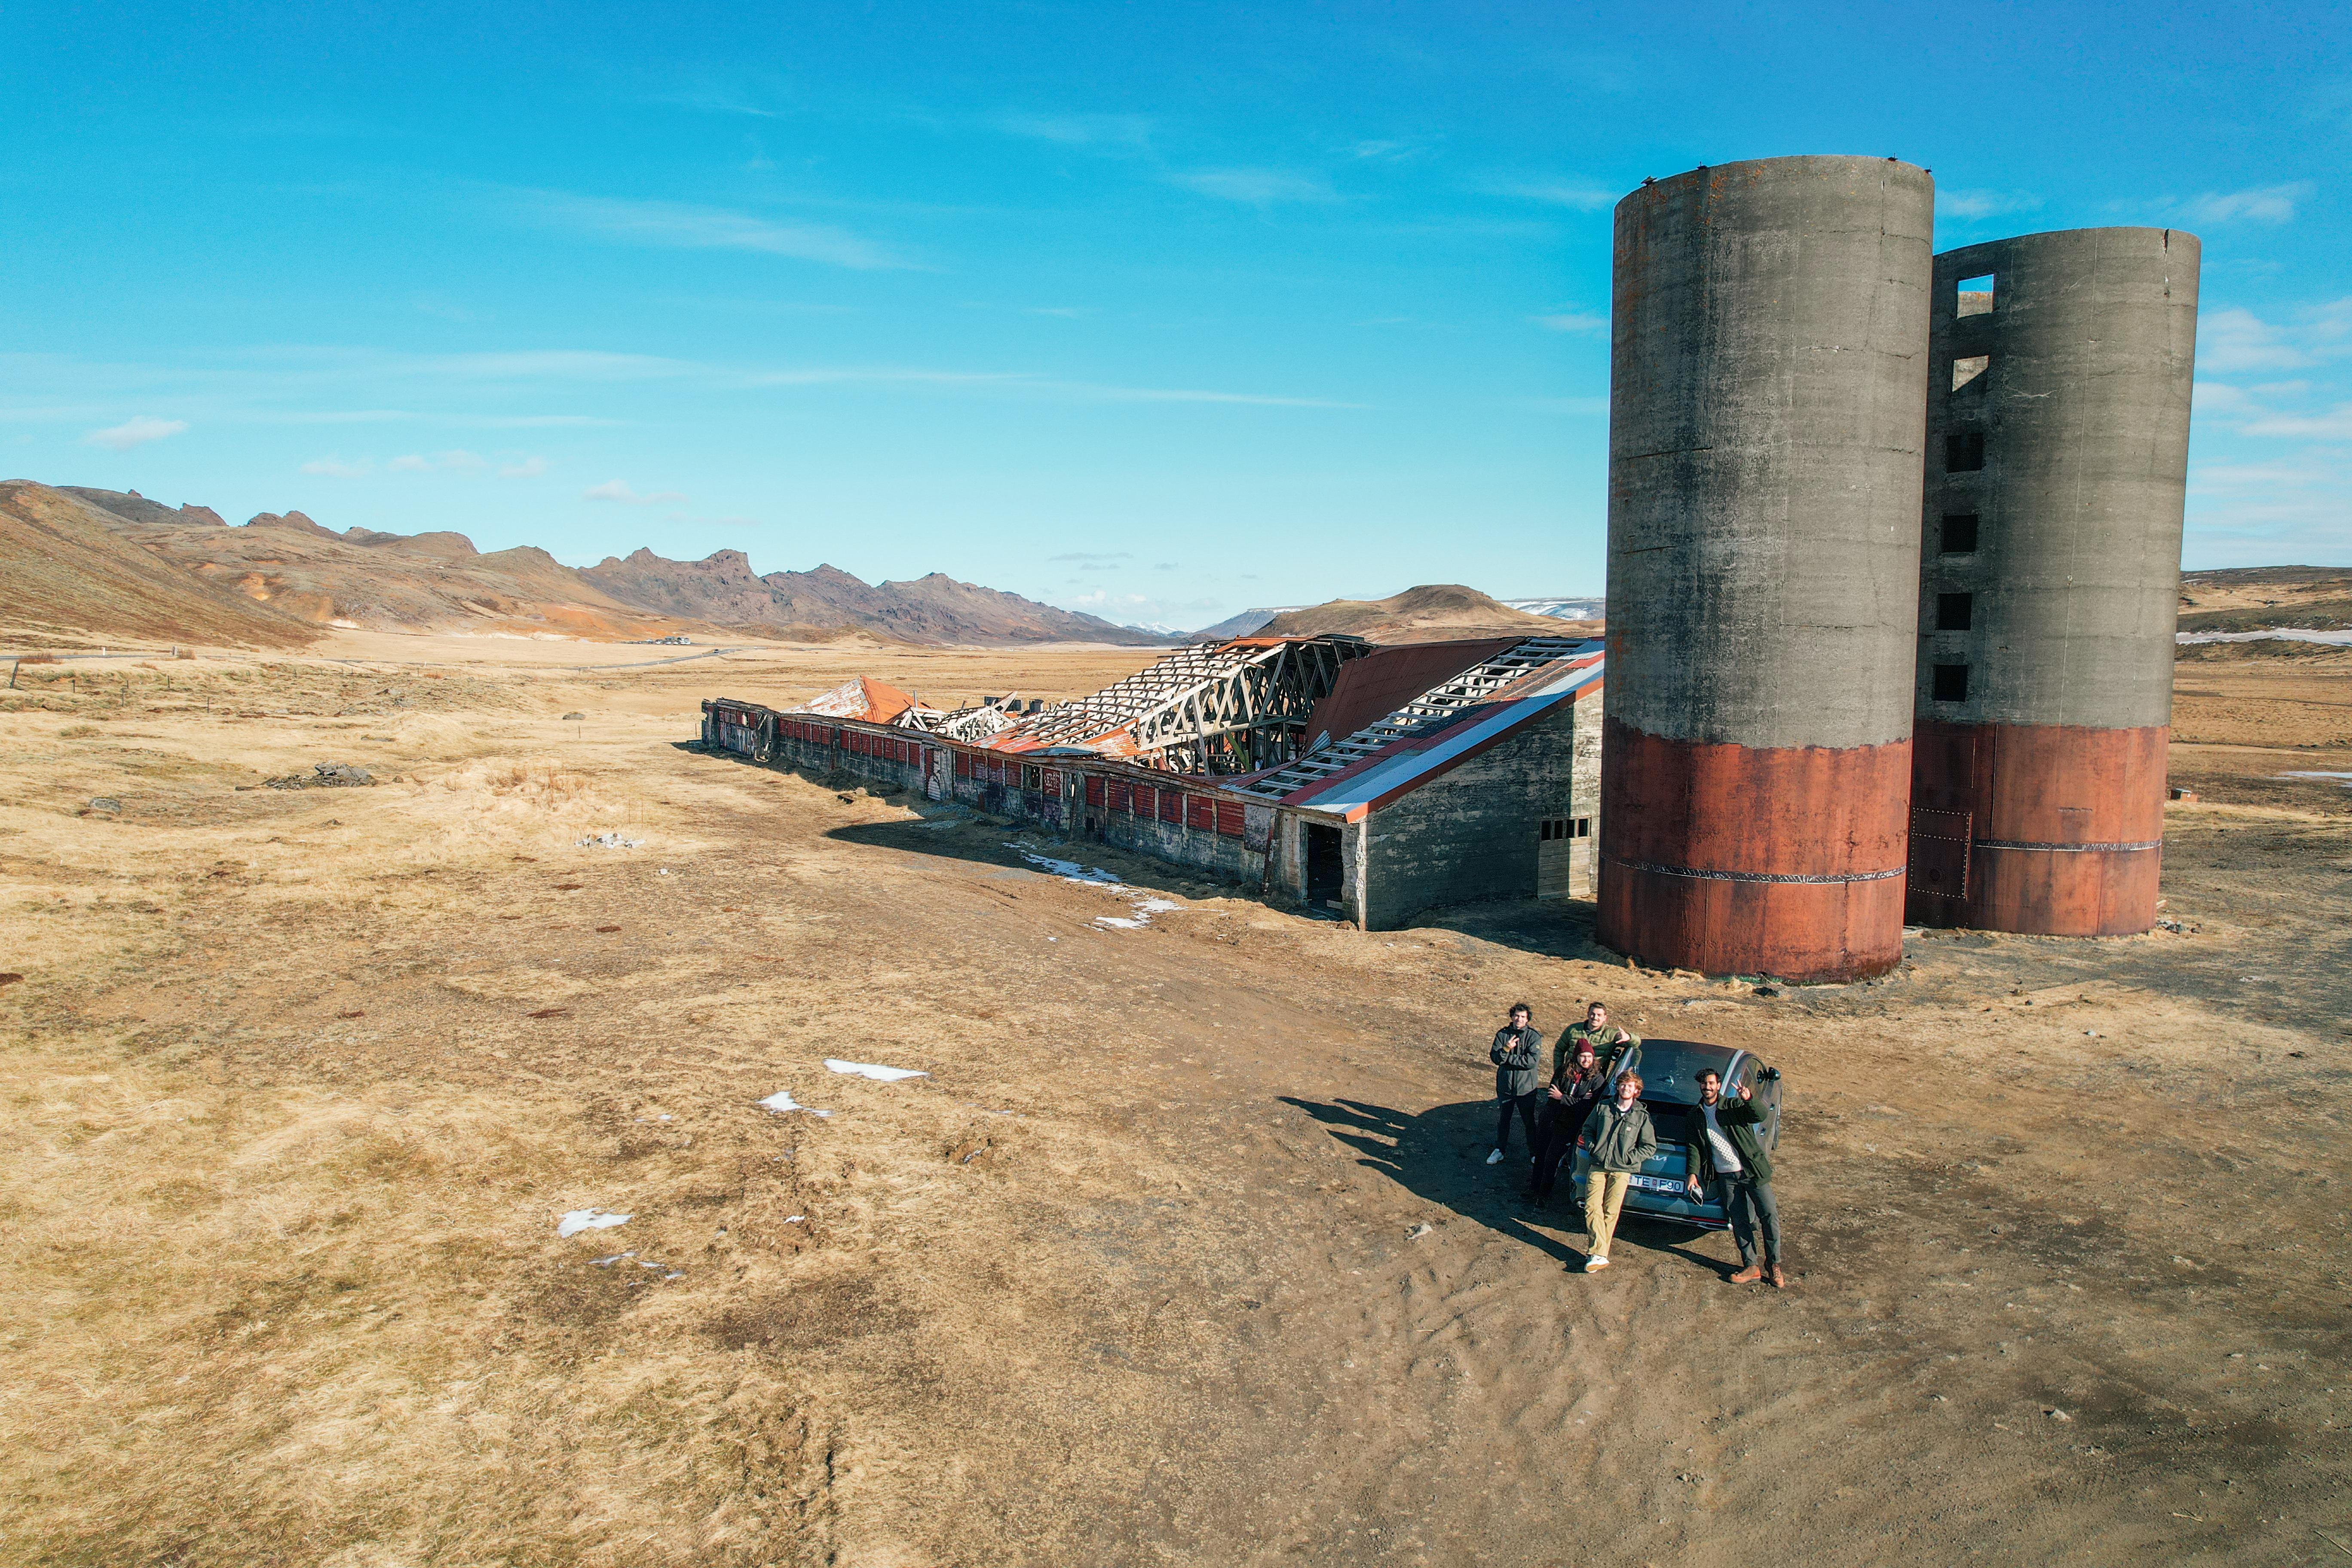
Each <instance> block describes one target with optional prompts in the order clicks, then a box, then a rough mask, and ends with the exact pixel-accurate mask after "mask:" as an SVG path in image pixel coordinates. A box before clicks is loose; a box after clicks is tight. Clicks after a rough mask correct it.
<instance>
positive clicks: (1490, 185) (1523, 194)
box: [1484, 176, 1625, 213]
mask: <svg viewBox="0 0 2352 1568" xmlns="http://www.w3.org/2000/svg"><path fill="white" fill-rule="evenodd" d="M1484 189H1486V190H1487V191H1489V192H1491V193H1492V194H1494V195H1498V196H1517V197H1520V198H1521V199H1523V200H1526V201H1531V202H1541V203H1543V204H1544V205H1547V206H1555V207H1567V208H1569V209H1570V210H1571V211H1574V212H1580V213H1593V212H1601V211H1602V210H1604V209H1606V208H1609V207H1613V206H1615V205H1617V199H1618V198H1619V197H1620V196H1622V195H1624V194H1625V193H1624V192H1622V191H1612V190H1609V189H1607V188H1605V187H1604V186H1602V185H1601V184H1596V183H1594V182H1591V181H1586V180H1559V179H1548V178H1544V177H1541V176H1537V177H1533V178H1528V177H1519V178H1505V179H1495V180H1489V181H1487V182H1486V184H1485V186H1484Z"/></svg>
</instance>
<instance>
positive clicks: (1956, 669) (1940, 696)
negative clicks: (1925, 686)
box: [1928, 664, 1969, 702]
mask: <svg viewBox="0 0 2352 1568" xmlns="http://www.w3.org/2000/svg"><path fill="white" fill-rule="evenodd" d="M1928 696H1929V697H1931V698H1933V699H1934V700H1936V701H1937V702H1966V701H1967V700H1969V667H1968V666H1967V665H1965V664H1939V665H1937V666H1936V672H1935V677H1934V679H1933V682H1932V684H1931V686H1930V688H1929V690H1928Z"/></svg>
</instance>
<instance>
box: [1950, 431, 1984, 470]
mask: <svg viewBox="0 0 2352 1568" xmlns="http://www.w3.org/2000/svg"><path fill="white" fill-rule="evenodd" d="M1983 467H1984V432H1983V431H1981V430H1948V431H1946V432H1945V433H1944V471H1945V472H1946V473H1948V474H1973V473H1976V472H1977V471H1978V470H1979V469H1981V468H1983Z"/></svg>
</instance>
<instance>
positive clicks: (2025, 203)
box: [1936, 189, 2042, 219]
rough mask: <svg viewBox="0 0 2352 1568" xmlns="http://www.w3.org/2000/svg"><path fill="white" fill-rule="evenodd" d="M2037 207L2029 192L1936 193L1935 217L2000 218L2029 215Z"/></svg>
mask: <svg viewBox="0 0 2352 1568" xmlns="http://www.w3.org/2000/svg"><path fill="white" fill-rule="evenodd" d="M2041 205H2042V198H2041V197H2040V196H2037V195H2034V194H2033V193H2032V192H2031V191H1984V190H1976V191H1963V190H1942V189H1938V190H1937V192H1936V214H1937V216H1939V217H1949V218H1961V219H1968V218H1980V217H2000V216H2004V215H2006V214H2009V213H2030V212H2032V211H2034V210H2036V209H2037V208H2039V207H2040V206H2041Z"/></svg>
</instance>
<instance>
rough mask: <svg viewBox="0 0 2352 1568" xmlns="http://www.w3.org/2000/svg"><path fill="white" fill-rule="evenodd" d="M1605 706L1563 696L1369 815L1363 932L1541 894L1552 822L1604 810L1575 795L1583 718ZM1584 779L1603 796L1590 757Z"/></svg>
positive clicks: (1589, 719)
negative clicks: (1545, 832)
mask: <svg viewBox="0 0 2352 1568" xmlns="http://www.w3.org/2000/svg"><path fill="white" fill-rule="evenodd" d="M1599 707H1600V704H1599V703H1598V702H1597V701H1594V700H1591V699H1587V700H1584V701H1581V702H1559V703H1555V704H1554V705H1553V706H1552V707H1551V709H1550V710H1549V711H1547V712H1546V713H1545V714H1544V716H1543V717H1542V718H1541V719H1539V720H1538V721H1535V722H1534V723H1532V724H1529V725H1528V727H1527V728H1526V729H1525V730H1522V731H1520V732H1519V733H1517V735H1514V736H1512V737H1511V738H1510V739H1509V740H1507V741H1504V742H1501V743H1499V744H1497V745H1495V746H1492V747H1490V748H1488V749H1487V750H1486V751H1485V752H1480V753H1479V754H1478V755H1477V756H1475V757H1473V758H1471V759H1470V760H1469V761H1468V762H1466V763H1463V764H1462V765H1461V766H1460V767H1457V768H1455V769H1454V770H1453V771H1452V772H1451V773H1443V774H1441V775H1439V776H1438V777H1436V778H1434V779H1432V780H1430V781H1429V782H1428V783H1427V784H1423V785H1422V786H1421V787H1420V788H1419V789H1416V790H1413V791H1412V793H1410V794H1408V795H1405V796H1403V797H1402V799H1400V800H1398V801H1396V802H1395V803H1394V804H1392V805H1387V806H1384V807H1381V809H1379V810H1377V811H1374V812H1373V813H1372V814H1371V815H1370V816H1369V817H1368V818H1366V820H1365V823H1364V826H1365V828H1366V829H1367V831H1366V832H1365V834H1364V871H1365V873H1366V876H1365V886H1364V894H1363V898H1362V900H1361V903H1360V906H1359V914H1360V920H1361V921H1362V923H1363V927H1364V929H1365V930H1366V931H1394V930H1396V929H1397V928H1398V927H1400V926H1402V925H1403V924H1404V923H1405V922H1406V921H1409V920H1411V919H1412V917H1413V916H1414V915H1416V914H1419V913H1421V912H1422V911H1423V910H1429V909H1434V908H1437V907H1439V906H1441V905H1445V904H1459V903H1468V902H1472V901H1474V900H1479V899H1507V898H1533V897H1535V893H1536V860H1537V856H1538V852H1539V850H1540V847H1541V834H1542V825H1543V819H1544V818H1546V817H1548V816H1595V815H1598V813H1597V810H1596V808H1595V806H1594V804H1593V801H1594V795H1593V794H1588V795H1584V796H1582V797H1579V795H1577V793H1576V784H1577V779H1578V776H1579V770H1578V762H1577V752H1578V743H1577V733H1576V731H1577V728H1578V723H1579V720H1580V719H1581V720H1582V721H1584V722H1585V723H1586V724H1587V725H1589V726H1590V728H1591V729H1592V730H1594V731H1597V730H1598V729H1599V727H1600V726H1599V724H1598V723H1597V721H1598V719H1599V717H1600V715H1599V712H1598V709H1599ZM1590 749H1591V748H1590V746H1588V747H1587V750H1588V751H1589V750H1590ZM1584 777H1585V778H1586V780H1587V781H1588V782H1587V788H1588V789H1589V790H1591V791H1593V792H1594V793H1595V794H1597V786H1598V784H1599V780H1598V777H1597V769H1595V768H1593V767H1592V765H1591V763H1588V764H1587V769H1586V772H1585V773H1584Z"/></svg>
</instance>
